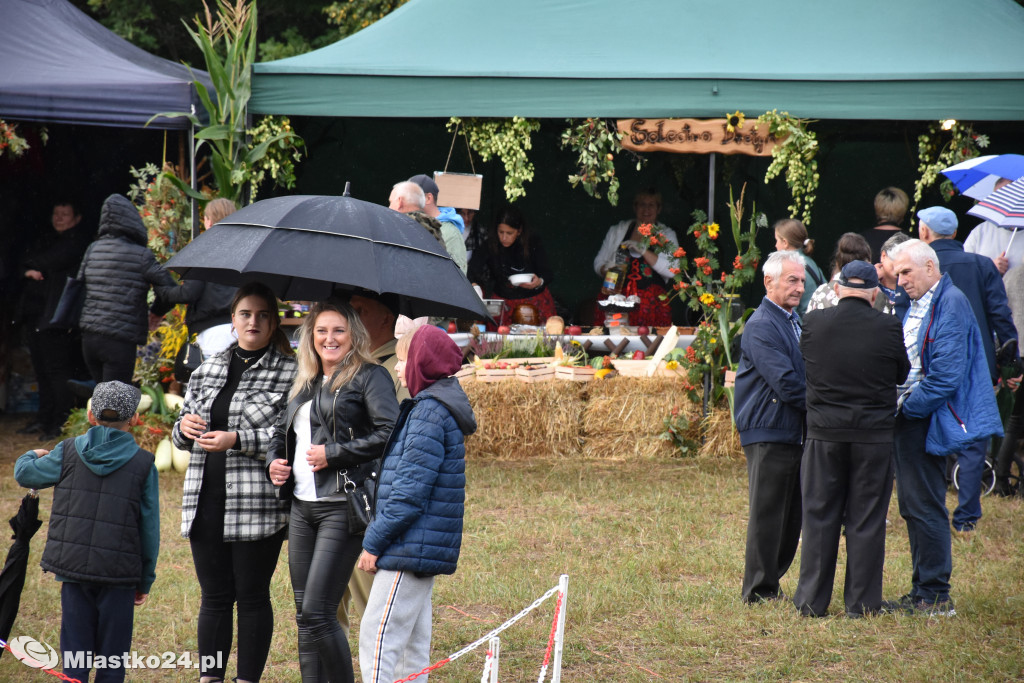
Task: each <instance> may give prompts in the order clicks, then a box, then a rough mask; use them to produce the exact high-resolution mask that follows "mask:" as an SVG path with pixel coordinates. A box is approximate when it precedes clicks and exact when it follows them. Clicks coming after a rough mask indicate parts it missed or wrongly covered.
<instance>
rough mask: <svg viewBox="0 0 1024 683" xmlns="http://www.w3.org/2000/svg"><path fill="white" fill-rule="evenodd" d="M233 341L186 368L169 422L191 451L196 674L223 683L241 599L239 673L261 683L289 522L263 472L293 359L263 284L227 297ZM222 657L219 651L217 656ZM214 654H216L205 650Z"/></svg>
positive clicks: (185, 502)
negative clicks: (274, 580) (197, 595)
mask: <svg viewBox="0 0 1024 683" xmlns="http://www.w3.org/2000/svg"><path fill="white" fill-rule="evenodd" d="M231 324H232V327H233V330H234V334H235V335H237V337H238V343H237V344H233V345H232V346H230V347H228V348H227V349H226V350H225V351H222V352H221V353H219V354H217V355H215V356H213V357H212V358H209V359H207V360H206V361H205V362H204V363H203V364H202V365H200V366H199V368H197V369H196V371H195V372H194V373H193V374H192V377H191V379H190V380H189V384H188V391H186V393H185V405H184V406H183V408H182V411H181V416H180V417H179V418H178V421H177V422H176V423H175V425H174V430H173V431H172V438H173V440H174V443H175V445H176V446H177V447H178V448H184V449H188V450H190V451H191V452H192V457H191V460H190V461H189V466H188V472H187V473H186V474H185V486H184V496H183V499H182V509H181V534H182V536H184V537H185V538H188V539H189V544H190V545H191V548H192V559H193V562H194V564H195V568H196V576H197V577H198V579H199V587H200V589H201V593H202V599H201V603H200V607H199V637H198V642H199V648H198V649H199V654H200V659H201V660H202V663H203V665H204V667H205V663H206V662H209V661H215V662H218V663H220V665H221V666H219V667H211V668H204V669H203V670H202V671H201V672H200V676H201V678H200V681H202V682H203V683H212V682H214V681H223V679H224V669H225V666H226V663H227V659H228V655H229V654H230V652H231V640H232V622H233V618H232V617H233V615H232V612H233V608H234V605H235V603H237V604H238V678H237V680H239V681H258V680H259V679H260V676H261V675H262V674H263V668H264V665H265V664H266V661H267V654H268V653H269V651H270V641H271V637H272V636H273V631H274V611H273V608H272V607H271V603H270V579H271V577H272V576H273V574H274V569H275V568H276V567H277V558H278V556H279V555H280V553H281V544H282V543H283V542H284V537H285V533H286V531H287V530H286V525H287V521H288V509H287V505H286V504H284V503H282V502H281V501H280V500H279V499H278V496H277V492H276V491H275V489H274V487H273V486H272V485H271V484H270V482H268V481H267V479H266V475H265V470H264V467H265V460H266V455H267V449H268V447H269V445H270V439H271V435H272V434H273V429H274V424H275V423H276V422H277V419H278V416H279V415H280V414H281V413H282V412H283V411H284V408H285V406H286V405H287V403H288V392H289V390H290V389H291V386H292V382H293V381H294V379H295V374H296V370H297V363H296V360H295V356H294V354H293V353H292V349H291V344H290V343H289V341H288V338H287V336H286V335H285V334H284V332H283V331H282V330H281V329H280V326H279V324H278V314H277V297H275V296H274V293H273V292H271V291H270V290H269V289H268V288H267V287H265V286H264V285H261V284H259V283H251V284H248V285H246V286H244V287H242V288H240V289H239V290H238V292H237V293H236V294H235V297H234V299H233V300H232V302H231ZM218 655H219V656H218ZM211 656H212V657H211Z"/></svg>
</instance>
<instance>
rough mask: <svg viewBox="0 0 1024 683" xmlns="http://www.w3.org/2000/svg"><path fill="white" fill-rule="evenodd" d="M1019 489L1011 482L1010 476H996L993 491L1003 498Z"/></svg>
mask: <svg viewBox="0 0 1024 683" xmlns="http://www.w3.org/2000/svg"><path fill="white" fill-rule="evenodd" d="M1016 492H1017V491H1016V489H1015V488H1014V487H1013V485H1012V484H1011V483H1010V478H1009V477H996V485H995V487H994V488H993V489H992V493H994V494H995V495H997V496H1000V497H1002V498H1009V497H1010V496H1012V495H1013V494H1015V493H1016Z"/></svg>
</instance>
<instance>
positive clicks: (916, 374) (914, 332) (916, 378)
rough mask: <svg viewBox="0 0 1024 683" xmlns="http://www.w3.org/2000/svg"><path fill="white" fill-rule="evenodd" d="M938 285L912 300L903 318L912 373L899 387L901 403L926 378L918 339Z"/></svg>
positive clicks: (905, 341)
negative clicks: (922, 367)
mask: <svg viewBox="0 0 1024 683" xmlns="http://www.w3.org/2000/svg"><path fill="white" fill-rule="evenodd" d="M938 286H939V283H938V282H936V283H935V284H934V285H932V288H931V289H929V290H928V291H927V292H925V293H924V296H922V297H921V298H920V299H918V300H917V301H911V302H910V310H908V311H907V317H906V318H904V319H903V345H904V346H905V347H907V358H909V359H910V374H908V375H907V379H906V381H905V382H903V384H901V385H900V386H899V389H898V395H899V400H900V405H903V400H904V398H905V397H906V395H907V394H909V393H910V392H911V391H912V390H913V388H914V387H915V386H917V384H919V383H920V382H921V380H922V379H924V372H923V371H922V369H921V349H919V348H918V346H917V341H918V337H919V335H920V333H921V325H922V324H924V318H925V316H926V315H928V313H930V312H931V310H932V299H934V298H935V290H936V289H937V288H938Z"/></svg>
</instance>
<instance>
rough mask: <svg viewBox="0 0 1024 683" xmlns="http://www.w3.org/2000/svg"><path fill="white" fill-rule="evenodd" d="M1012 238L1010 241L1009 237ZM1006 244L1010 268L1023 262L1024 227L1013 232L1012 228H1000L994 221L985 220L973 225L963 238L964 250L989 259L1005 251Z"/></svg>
mask: <svg viewBox="0 0 1024 683" xmlns="http://www.w3.org/2000/svg"><path fill="white" fill-rule="evenodd" d="M1011 238H1012V239H1013V242H1012V243H1011V241H1010V239H1011ZM1007 245H1009V246H1010V250H1009V251H1008V252H1007V253H1006V260H1007V261H1009V263H1010V266H1009V267H1010V268H1016V267H1017V266H1019V265H1021V264H1022V263H1024V228H1022V229H1020V230H1018V231H1017V234H1016V235H1014V234H1013V230H1007V229H1006V228H1000V227H999V226H998V225H996V224H995V223H991V222H989V221H985V222H984V223H980V224H978V225H976V226H974V229H973V230H971V233H970V234H969V235H967V239H965V240H964V251H968V252H970V253H972V254H981V255H982V256H988V257H989V258H991V259H994V258H996V257H997V256H1001V255H1002V254H1003V252H1005V251H1006V247H1007Z"/></svg>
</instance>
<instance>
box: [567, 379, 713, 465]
mask: <svg viewBox="0 0 1024 683" xmlns="http://www.w3.org/2000/svg"><path fill="white" fill-rule="evenodd" d="M675 406H678V407H679V408H680V409H681V410H684V411H686V413H687V414H688V416H689V418H690V420H691V423H692V425H693V427H694V438H699V437H698V436H697V427H698V425H699V420H700V414H699V410H697V409H696V408H695V406H693V405H692V404H691V403H690V402H689V401H688V400H687V399H686V396H685V394H684V393H683V390H682V387H681V384H680V383H679V382H678V381H677V380H675V379H672V378H667V377H666V378H659V377H651V378H647V377H621V376H620V377H615V378H613V379H610V380H604V381H597V382H591V383H590V385H589V386H588V396H587V404H586V410H585V412H584V415H583V432H584V435H585V437H586V440H585V442H584V444H583V456H584V457H589V458H637V457H640V458H650V457H655V456H671V455H673V454H674V452H675V449H674V447H673V446H672V443H671V442H670V441H667V440H665V439H661V438H660V435H661V433H662V432H663V431H664V424H663V420H664V419H665V417H666V416H667V415H668V414H669V411H671V410H672V408H673V407H675Z"/></svg>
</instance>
